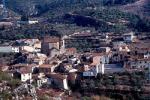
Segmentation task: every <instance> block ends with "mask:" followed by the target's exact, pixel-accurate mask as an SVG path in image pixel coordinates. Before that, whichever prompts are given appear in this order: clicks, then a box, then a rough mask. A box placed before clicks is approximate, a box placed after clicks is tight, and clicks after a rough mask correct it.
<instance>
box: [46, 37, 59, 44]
mask: <svg viewBox="0 0 150 100" xmlns="http://www.w3.org/2000/svg"><path fill="white" fill-rule="evenodd" d="M43 42H47V43H57V42H60V38H59V37H55V36H49V37H44V39H43Z"/></svg>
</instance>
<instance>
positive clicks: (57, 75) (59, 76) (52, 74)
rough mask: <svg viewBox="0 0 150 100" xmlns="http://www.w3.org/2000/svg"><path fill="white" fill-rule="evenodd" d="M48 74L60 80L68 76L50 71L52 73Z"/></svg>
mask: <svg viewBox="0 0 150 100" xmlns="http://www.w3.org/2000/svg"><path fill="white" fill-rule="evenodd" d="M46 76H47V77H51V78H54V79H57V80H58V81H63V80H64V79H66V78H67V77H66V76H65V75H62V74H58V73H50V74H47V75H46Z"/></svg>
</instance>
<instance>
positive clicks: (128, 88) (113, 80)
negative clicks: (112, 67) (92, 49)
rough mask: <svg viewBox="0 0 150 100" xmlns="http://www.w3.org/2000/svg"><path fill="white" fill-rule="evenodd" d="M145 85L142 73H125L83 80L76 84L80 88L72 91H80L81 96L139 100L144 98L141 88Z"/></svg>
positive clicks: (144, 77)
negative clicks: (94, 95) (96, 95)
mask: <svg viewBox="0 0 150 100" xmlns="http://www.w3.org/2000/svg"><path fill="white" fill-rule="evenodd" d="M146 83H147V81H146V74H145V73H144V72H133V73H127V72H125V73H116V74H112V75H98V76H97V77H96V78H89V77H87V78H83V79H82V80H79V82H78V84H76V86H77V87H79V86H80V88H76V87H74V88H73V90H75V91H80V93H81V94H83V95H86V94H89V95H93V94H98V95H106V96H109V97H110V98H115V99H120V98H122V99H123V98H124V99H139V98H141V97H143V98H146V97H145V96H144V95H142V93H144V92H143V91H144V90H143V86H145V84H146ZM102 91H103V92H102ZM139 91H140V92H139ZM129 93H131V94H129Z"/></svg>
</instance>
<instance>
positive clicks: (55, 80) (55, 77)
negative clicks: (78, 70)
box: [47, 73, 69, 90]
mask: <svg viewBox="0 0 150 100" xmlns="http://www.w3.org/2000/svg"><path fill="white" fill-rule="evenodd" d="M47 77H48V84H50V85H51V86H53V87H55V88H60V89H65V90H69V86H68V80H67V76H66V75H61V74H57V73H51V74H48V75H47Z"/></svg>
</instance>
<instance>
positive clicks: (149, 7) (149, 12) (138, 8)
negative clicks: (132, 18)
mask: <svg viewBox="0 0 150 100" xmlns="http://www.w3.org/2000/svg"><path fill="white" fill-rule="evenodd" d="M120 9H121V10H122V11H125V12H130V13H135V14H139V15H140V16H142V17H143V16H147V17H150V1H149V0H139V1H137V2H135V3H132V4H127V5H124V6H121V7H120Z"/></svg>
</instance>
